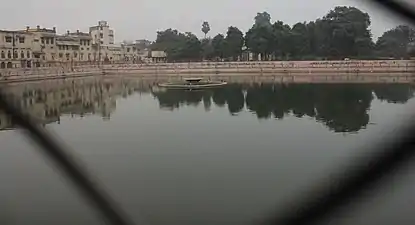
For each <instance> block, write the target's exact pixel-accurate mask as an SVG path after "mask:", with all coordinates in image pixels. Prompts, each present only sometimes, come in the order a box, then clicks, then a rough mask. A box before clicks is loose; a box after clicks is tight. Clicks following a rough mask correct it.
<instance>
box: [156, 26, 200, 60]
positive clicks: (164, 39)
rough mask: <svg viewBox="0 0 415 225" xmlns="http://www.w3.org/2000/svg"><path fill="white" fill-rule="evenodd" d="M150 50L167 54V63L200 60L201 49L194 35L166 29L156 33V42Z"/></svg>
mask: <svg viewBox="0 0 415 225" xmlns="http://www.w3.org/2000/svg"><path fill="white" fill-rule="evenodd" d="M152 50H161V51H165V52H166V53H167V59H168V61H191V60H200V59H201V53H202V47H201V43H200V41H199V39H198V38H197V37H196V35H194V34H192V33H190V32H186V33H184V34H183V33H180V32H178V31H177V30H173V29H167V30H165V31H159V32H157V39H156V42H155V43H154V44H153V46H152Z"/></svg>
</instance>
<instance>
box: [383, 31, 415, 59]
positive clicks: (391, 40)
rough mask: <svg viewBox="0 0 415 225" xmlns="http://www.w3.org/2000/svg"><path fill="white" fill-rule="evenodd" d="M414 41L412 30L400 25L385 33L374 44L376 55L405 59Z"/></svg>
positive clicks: (414, 35) (414, 33)
mask: <svg viewBox="0 0 415 225" xmlns="http://www.w3.org/2000/svg"><path fill="white" fill-rule="evenodd" d="M414 41H415V31H414V29H412V28H410V27H408V26H405V25H400V26H397V27H395V28H393V29H391V30H389V31H386V32H385V33H384V34H383V35H382V36H381V37H379V39H378V41H377V42H376V52H377V55H379V56H382V57H393V58H407V57H409V55H410V53H412V52H411V50H412V49H411V48H412V44H413V42H414Z"/></svg>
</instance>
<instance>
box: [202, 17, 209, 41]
mask: <svg viewBox="0 0 415 225" xmlns="http://www.w3.org/2000/svg"><path fill="white" fill-rule="evenodd" d="M209 31H210V25H209V23H208V22H207V21H205V22H203V24H202V32H203V33H204V34H205V39H206V35H207V33H209Z"/></svg>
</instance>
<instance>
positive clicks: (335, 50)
mask: <svg viewBox="0 0 415 225" xmlns="http://www.w3.org/2000/svg"><path fill="white" fill-rule="evenodd" d="M321 22H322V24H321V25H322V26H323V29H322V31H323V32H324V35H326V36H327V38H325V40H324V41H328V43H329V49H328V52H326V54H327V55H328V56H330V57H332V58H336V59H342V58H345V57H364V56H367V55H370V54H371V51H372V47H373V42H372V35H371V32H370V30H369V26H370V24H371V21H370V16H369V14H367V13H364V12H362V11H361V10H359V9H357V8H355V7H346V6H338V7H335V8H334V9H333V10H331V11H330V12H329V13H328V14H327V15H326V16H325V17H323V19H322V21H321Z"/></svg>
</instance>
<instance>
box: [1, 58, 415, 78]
mask: <svg viewBox="0 0 415 225" xmlns="http://www.w3.org/2000/svg"><path fill="white" fill-rule="evenodd" d="M0 73H1V74H2V75H3V76H0V83H3V84H4V83H16V82H28V81H42V80H52V79H67V78H78V77H90V76H102V77H130V78H131V77H135V78H155V79H162V80H163V79H164V80H165V79H167V80H175V79H183V78H189V77H201V78H205V79H211V80H215V79H217V80H220V79H222V80H235V79H243V80H245V79H247V78H248V79H249V80H268V81H275V82H295V83H302V82H306V83H316V82H324V83H330V82H333V83H339V82H345V83H347V82H353V83H359V82H360V83H385V82H387V83H414V82H415V61H413V60H395V61H383V60H376V61H373V60H372V61H371V60H367V61H262V62H215V63H212V62H203V63H156V64H117V65H102V66H101V67H97V66H96V65H91V66H78V67H60V68H57V67H52V68H47V67H42V68H36V69H32V70H27V69H26V70H19V69H6V70H0Z"/></svg>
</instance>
